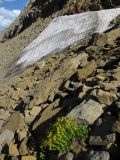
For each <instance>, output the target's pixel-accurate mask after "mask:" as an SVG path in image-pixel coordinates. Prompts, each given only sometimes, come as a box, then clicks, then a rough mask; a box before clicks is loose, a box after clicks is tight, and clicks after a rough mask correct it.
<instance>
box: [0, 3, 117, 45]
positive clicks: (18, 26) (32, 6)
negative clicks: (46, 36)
mask: <svg viewBox="0 0 120 160" xmlns="http://www.w3.org/2000/svg"><path fill="white" fill-rule="evenodd" d="M118 6H120V1H119V0H106V1H104V0H30V2H29V3H28V5H27V6H26V7H25V8H24V10H23V11H22V12H21V14H20V15H19V17H18V18H17V19H16V20H15V22H14V23H13V24H12V25H11V26H10V27H9V28H8V29H6V30H5V32H4V33H3V34H2V37H1V39H0V41H1V42H4V41H6V40H7V39H10V38H13V37H14V36H16V35H18V34H20V33H21V32H23V31H24V30H25V29H26V28H28V27H29V26H30V25H31V24H32V23H34V22H36V21H37V20H38V19H40V21H42V22H41V23H42V24H44V23H45V22H46V18H47V19H48V17H49V18H54V17H56V16H60V15H70V14H75V13H81V12H85V11H89V10H91V11H95V10H101V9H110V8H115V7H118ZM42 24H41V25H42Z"/></svg>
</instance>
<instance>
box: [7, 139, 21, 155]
mask: <svg viewBox="0 0 120 160" xmlns="http://www.w3.org/2000/svg"><path fill="white" fill-rule="evenodd" d="M7 145H8V147H9V155H10V156H18V155H19V152H18V149H17V147H16V145H15V144H13V142H11V141H9V142H8V143H7Z"/></svg>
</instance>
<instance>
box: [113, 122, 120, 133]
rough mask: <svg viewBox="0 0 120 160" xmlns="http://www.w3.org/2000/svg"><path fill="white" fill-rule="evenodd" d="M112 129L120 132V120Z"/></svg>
mask: <svg viewBox="0 0 120 160" xmlns="http://www.w3.org/2000/svg"><path fill="white" fill-rule="evenodd" d="M112 130H113V131H114V132H117V133H120V121H115V123H114V124H113V126H112Z"/></svg>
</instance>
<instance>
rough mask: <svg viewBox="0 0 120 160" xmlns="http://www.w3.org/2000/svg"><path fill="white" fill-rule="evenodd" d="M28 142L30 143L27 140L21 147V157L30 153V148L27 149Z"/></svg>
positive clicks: (24, 140)
mask: <svg viewBox="0 0 120 160" xmlns="http://www.w3.org/2000/svg"><path fill="white" fill-rule="evenodd" d="M27 141H28V139H27V138H25V139H23V141H22V142H21V144H20V147H19V152H20V155H27V154H28V153H29V151H28V147H27Z"/></svg>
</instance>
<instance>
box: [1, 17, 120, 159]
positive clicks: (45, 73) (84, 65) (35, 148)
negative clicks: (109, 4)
mask: <svg viewBox="0 0 120 160" xmlns="http://www.w3.org/2000/svg"><path fill="white" fill-rule="evenodd" d="M118 22H120V21H119V18H118V20H117V25H116V28H114V29H113V30H110V31H108V32H106V33H102V34H95V35H94V36H93V37H92V39H91V40H90V41H81V42H80V43H79V44H77V45H73V46H70V47H69V48H67V49H65V50H64V51H61V53H59V54H57V53H56V54H51V55H48V56H47V57H46V58H45V59H44V63H45V65H44V67H43V68H41V67H40V66H41V63H42V61H39V62H37V63H35V64H34V65H33V66H32V67H30V68H28V69H27V70H25V71H24V72H23V73H21V74H20V75H18V76H16V77H14V78H13V79H11V80H10V81H8V80H7V81H6V82H5V83H3V84H0V152H1V155H0V159H1V160H2V159H5V158H7V159H11V160H20V159H21V160H35V159H39V146H40V139H41V137H42V136H43V135H44V134H45V132H46V130H47V128H48V126H49V124H50V123H51V122H53V121H54V120H55V119H56V118H57V117H59V116H61V115H64V116H73V117H75V118H76V119H77V120H78V122H79V123H85V124H88V125H89V126H90V127H91V134H90V137H89V140H88V142H86V143H83V142H80V141H77V140H74V141H73V142H72V143H71V146H70V152H68V153H65V154H64V155H57V158H53V159H55V160H56V159H62V160H74V159H75V160H76V159H82V160H95V159H98V160H99V159H102V160H110V159H112V160H119V154H120V141H119V139H120V28H119V26H120V23H118ZM53 159H52V160H53Z"/></svg>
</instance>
